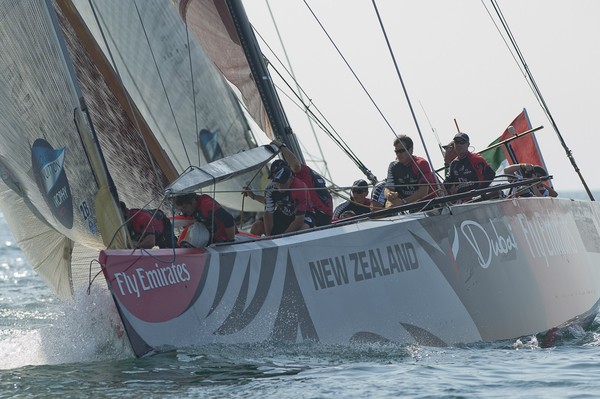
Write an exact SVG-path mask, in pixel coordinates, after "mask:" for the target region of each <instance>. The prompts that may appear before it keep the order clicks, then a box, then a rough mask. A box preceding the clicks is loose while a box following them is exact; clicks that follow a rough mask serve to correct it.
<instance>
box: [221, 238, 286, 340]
mask: <svg viewBox="0 0 600 399" xmlns="http://www.w3.org/2000/svg"><path fill="white" fill-rule="evenodd" d="M276 257H277V248H269V249H265V250H263V257H262V262H261V267H260V275H259V279H258V285H257V287H256V293H255V295H254V297H253V298H252V301H251V302H250V304H249V305H248V307H247V308H246V298H247V297H248V286H249V284H250V271H251V266H250V261H251V260H252V259H251V258H249V259H248V265H247V266H246V274H245V275H244V281H243V283H242V287H241V288H240V292H239V294H238V297H237V298H236V300H235V304H234V305H233V309H232V310H231V313H230V314H229V316H227V319H225V321H224V322H223V324H222V325H221V326H220V327H219V328H218V329H217V331H215V334H218V335H228V334H233V333H236V332H238V331H240V330H241V329H243V328H244V327H246V326H248V325H249V324H250V323H251V322H252V321H253V320H254V318H255V317H256V315H257V314H258V312H259V311H260V309H261V308H262V307H263V305H264V303H265V299H266V298H267V294H268V293H269V290H270V288H271V282H272V281H273V274H274V273H275V260H276ZM229 274H230V275H231V272H229Z"/></svg>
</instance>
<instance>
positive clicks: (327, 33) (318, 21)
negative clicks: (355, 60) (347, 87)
mask: <svg viewBox="0 0 600 399" xmlns="http://www.w3.org/2000/svg"><path fill="white" fill-rule="evenodd" d="M304 4H305V5H306V7H307V8H308V10H309V11H310V13H311V14H312V16H313V17H314V19H315V21H317V24H319V26H320V27H321V29H322V30H323V33H325V36H327V38H328V39H329V41H330V42H331V44H332V45H333V47H334V48H335V50H336V51H337V53H338V54H339V56H340V57H341V58H342V60H343V61H344V63H345V64H346V66H347V67H348V69H349V70H350V72H351V73H352V75H354V78H355V79H356V81H357V82H358V84H359V85H360V87H362V89H363V91H364V92H365V94H366V95H367V97H369V100H371V103H372V104H373V105H374V106H375V109H376V110H377V111H378V112H379V115H381V117H382V118H383V120H384V121H385V123H386V124H387V125H388V127H389V128H390V130H391V131H392V133H394V136H398V134H397V133H396V131H395V130H394V128H393V127H392V125H391V124H390V122H389V121H388V120H387V118H386V117H385V115H384V114H383V111H381V109H380V108H379V106H378V105H377V103H376V102H375V100H374V99H373V97H372V96H371V93H369V91H368V90H367V88H366V87H365V85H364V84H363V82H362V81H361V80H360V78H359V77H358V75H357V74H356V72H354V69H353V68H352V67H351V66H350V63H349V62H348V60H347V59H346V57H344V55H343V54H342V52H341V51H340V49H339V47H338V46H337V44H335V42H334V41H333V38H332V37H331V36H330V35H329V32H327V30H326V29H325V27H324V26H323V24H322V23H321V21H320V20H319V18H318V17H317V15H316V14H315V13H314V12H313V10H312V8H310V6H309V5H308V3H307V2H306V0H304Z"/></svg>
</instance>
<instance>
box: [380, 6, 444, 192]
mask: <svg viewBox="0 0 600 399" xmlns="http://www.w3.org/2000/svg"><path fill="white" fill-rule="evenodd" d="M372 4H373V8H374V10H375V14H376V15H377V20H378V21H379V26H380V27H381V33H383V36H384V38H385V42H386V44H387V47H388V51H389V52H390V56H391V57H392V61H393V63H394V67H395V68H396V74H397V75H398V79H399V80H400V84H401V86H402V91H403V92H404V97H405V98H406V102H407V103H408V108H409V109H410V114H411V115H412V118H413V121H414V123H415V127H416V128H417V132H418V133H419V138H420V139H421V144H423V148H424V149H425V155H426V156H427V160H428V161H429V165H433V163H432V162H431V156H430V155H429V151H428V150H427V145H426V144H425V139H424V138H423V133H421V127H420V126H419V121H418V120H417V116H416V115H415V111H414V109H413V106H412V102H411V101H410V97H409V95H408V91H407V90H406V85H405V84H404V79H403V78H402V74H401V73H400V68H399V67H398V62H397V61H396V56H395V55H394V51H393V50H392V45H391V44H390V41H389V38H388V35H387V31H386V30H385V26H384V25H383V20H382V19H381V15H380V14H379V9H378V8H377V4H376V3H375V0H372ZM396 137H398V136H397V135H396ZM400 143H401V144H402V146H403V147H404V143H403V142H402V141H400ZM404 149H405V150H408V148H404ZM411 159H412V162H413V163H415V165H416V162H415V160H414V158H412V157H411ZM417 169H418V170H419V172H421V175H422V176H423V178H425V180H427V178H426V177H425V175H424V173H423V171H422V170H421V169H420V168H418V167H417ZM437 185H438V186H440V185H439V182H438V184H437ZM431 189H432V190H434V191H435V190H436V189H435V187H433V183H432V187H431ZM438 189H439V190H440V192H443V191H442V190H441V187H438Z"/></svg>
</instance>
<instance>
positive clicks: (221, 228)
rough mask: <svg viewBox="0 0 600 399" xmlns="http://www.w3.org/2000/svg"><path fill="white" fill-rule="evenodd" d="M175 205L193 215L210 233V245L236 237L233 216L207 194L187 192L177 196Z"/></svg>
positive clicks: (185, 212) (185, 213) (183, 211)
mask: <svg viewBox="0 0 600 399" xmlns="http://www.w3.org/2000/svg"><path fill="white" fill-rule="evenodd" d="M175 206H176V207H177V208H178V209H179V210H180V211H181V213H183V214H184V215H186V216H193V217H194V219H196V221H198V222H200V223H202V224H203V225H204V226H206V228H207V229H208V231H209V233H210V239H209V241H208V243H209V245H210V244H212V243H216V242H228V241H234V239H235V230H236V228H235V222H234V220H233V216H231V214H230V213H229V212H227V211H226V210H225V209H223V208H222V207H221V205H219V203H218V202H217V201H215V200H214V199H212V198H211V197H210V196H208V195H206V194H199V195H197V194H185V195H180V196H177V197H175Z"/></svg>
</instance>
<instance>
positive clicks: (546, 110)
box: [481, 0, 595, 201]
mask: <svg viewBox="0 0 600 399" xmlns="http://www.w3.org/2000/svg"><path fill="white" fill-rule="evenodd" d="M481 1H482V4H483V6H484V7H485V8H486V10H487V7H486V6H485V4H484V3H483V0H481ZM490 3H491V4H492V6H493V7H494V11H495V12H496V15H497V16H498V19H499V20H500V23H501V24H502V27H503V29H504V31H505V33H506V35H507V37H508V39H509V41H510V44H511V45H512V49H514V51H515V53H516V55H517V57H518V59H519V62H520V65H519V69H521V65H522V66H523V69H524V71H525V79H526V80H527V81H528V83H529V86H530V87H531V89H532V91H533V94H534V96H535V97H536V98H537V100H538V102H539V104H540V106H541V108H542V110H543V111H544V113H545V114H546V117H547V118H548V120H549V121H550V124H551V125H552V128H553V130H554V132H555V133H556V135H557V136H558V140H559V142H560V144H561V145H562V147H563V149H564V150H565V153H566V155H567V158H568V159H569V161H570V162H571V165H572V166H573V169H574V170H575V172H576V173H577V175H578V176H579V179H580V180H581V183H582V184H583V187H584V188H585V191H586V192H587V194H588V196H589V198H590V200H592V201H595V199H594V196H593V194H592V192H591V190H590V189H589V187H588V185H587V183H586V181H585V179H584V178H583V175H582V174H581V170H580V169H579V167H578V166H577V162H576V161H575V157H574V156H573V153H572V151H571V149H570V148H569V147H568V146H567V143H566V142H565V140H564V138H563V136H562V134H561V133H560V130H559V129H558V125H557V124H556V122H555V121H554V117H553V116H552V113H551V112H550V108H549V107H548V105H547V104H546V101H545V100H544V97H543V96H542V92H541V90H540V88H539V86H538V85H537V83H536V81H535V79H534V77H533V74H532V72H531V70H530V69H529V65H528V64H527V62H526V61H525V57H524V56H523V53H522V52H521V49H520V48H519V46H518V44H517V41H516V39H515V37H514V35H513V34H512V31H511V30H510V28H509V26H508V22H507V21H506V18H505V17H504V14H503V13H502V11H501V10H500V6H499V5H498V3H497V1H496V0H490ZM488 14H489V11H488ZM490 18H491V15H490ZM501 34H502V33H501ZM505 43H506V40H505ZM507 46H508V44H507ZM512 49H511V48H510V47H509V51H510V52H511V54H512ZM513 58H514V55H513ZM523 69H522V70H521V71H523Z"/></svg>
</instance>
